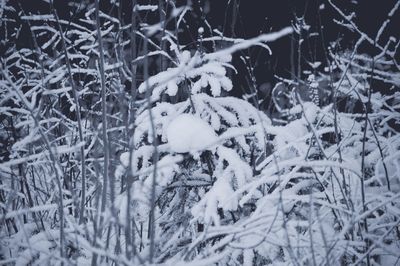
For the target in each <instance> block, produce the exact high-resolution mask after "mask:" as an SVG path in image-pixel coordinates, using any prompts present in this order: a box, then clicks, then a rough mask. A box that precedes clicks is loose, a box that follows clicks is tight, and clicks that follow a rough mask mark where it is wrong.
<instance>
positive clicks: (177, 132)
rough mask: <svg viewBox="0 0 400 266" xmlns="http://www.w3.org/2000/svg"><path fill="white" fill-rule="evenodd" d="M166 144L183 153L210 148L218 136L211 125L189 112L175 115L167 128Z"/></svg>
mask: <svg viewBox="0 0 400 266" xmlns="http://www.w3.org/2000/svg"><path fill="white" fill-rule="evenodd" d="M167 139H168V144H169V146H170V148H171V150H172V151H174V152H177V153H185V152H190V151H198V150H205V149H210V148H212V146H213V144H216V142H217V140H218V137H217V134H216V133H215V131H214V130H213V129H212V127H211V126H210V125H209V124H207V123H206V122H205V121H203V120H202V119H201V118H199V117H196V116H194V115H191V114H182V115H179V116H178V117H176V118H175V119H174V120H173V121H172V122H171V123H170V124H169V126H168V128H167Z"/></svg>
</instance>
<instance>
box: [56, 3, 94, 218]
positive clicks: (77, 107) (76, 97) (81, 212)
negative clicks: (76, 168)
mask: <svg viewBox="0 0 400 266" xmlns="http://www.w3.org/2000/svg"><path fill="white" fill-rule="evenodd" d="M50 5H51V11H52V12H53V15H54V18H55V19H56V23H57V27H58V31H59V33H60V39H61V44H62V47H63V52H64V57H65V62H66V66H67V70H68V79H69V83H70V84H71V87H72V93H73V95H74V101H75V113H76V118H77V120H78V121H77V122H78V133H79V141H80V142H81V143H82V142H84V141H85V140H84V138H83V130H82V118H81V111H80V104H79V94H78V89H77V87H76V84H75V81H74V79H73V77H72V70H71V63H70V61H69V57H68V50H67V45H66V44H65V38H64V32H63V30H62V28H61V24H60V21H59V19H58V15H57V11H56V9H55V8H54V5H53V0H51V1H50ZM80 154H81V176H82V187H81V190H82V192H81V193H82V194H81V206H80V209H79V224H81V223H82V222H83V216H84V210H85V201H86V174H85V164H86V163H85V146H84V145H81V147H80Z"/></svg>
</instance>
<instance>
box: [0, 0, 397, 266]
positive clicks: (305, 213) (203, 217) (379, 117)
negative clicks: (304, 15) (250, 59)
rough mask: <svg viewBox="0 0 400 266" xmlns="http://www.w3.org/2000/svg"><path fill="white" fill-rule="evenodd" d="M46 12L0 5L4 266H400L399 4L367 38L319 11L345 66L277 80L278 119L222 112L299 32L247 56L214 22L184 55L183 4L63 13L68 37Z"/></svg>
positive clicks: (299, 28)
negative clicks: (258, 55) (349, 43)
mask: <svg viewBox="0 0 400 266" xmlns="http://www.w3.org/2000/svg"><path fill="white" fill-rule="evenodd" d="M44 2H46V3H45V4H46V5H48V6H49V9H48V10H49V13H46V14H26V13H25V12H24V10H23V8H22V7H21V6H20V5H17V4H14V3H11V1H7V0H3V1H0V16H1V17H2V18H3V17H4V19H2V20H0V27H1V28H2V29H1V35H2V36H1V39H2V40H7V43H6V42H2V43H1V48H2V50H4V51H5V52H4V54H3V55H2V57H1V64H0V120H1V123H0V140H1V142H2V144H0V145H1V146H0V147H1V150H2V151H1V154H0V177H1V178H0V264H2V265H3V264H4V265H60V264H61V265H88V264H91V265H337V264H343V265H347V264H352V265H353V264H354V265H359V264H360V265H395V264H396V263H398V261H399V250H400V224H399V223H400V206H399V203H400V176H399V173H400V134H399V123H400V115H399V114H400V113H399V112H400V100H399V99H400V90H399V87H400V69H399V65H398V64H399V63H398V60H396V56H397V58H398V54H399V51H398V47H399V42H398V40H396V38H395V37H392V36H390V37H389V38H388V39H387V40H386V39H384V38H383V37H382V36H383V33H384V32H385V27H386V26H387V25H388V24H390V18H391V17H393V16H395V15H398V12H399V11H398V7H399V2H396V3H395V5H394V7H393V9H392V10H391V11H390V13H389V14H388V20H386V21H385V22H384V23H383V24H382V26H381V27H380V28H379V31H378V32H377V33H376V35H375V36H369V35H367V34H366V33H364V32H363V31H362V30H361V29H360V28H359V27H358V26H357V24H356V22H354V21H355V20H354V19H353V17H352V16H351V15H348V14H346V13H345V12H344V11H342V10H341V9H340V8H339V7H338V6H336V4H335V2H334V1H331V0H329V1H328V2H327V3H326V6H324V8H328V7H329V8H332V9H333V10H335V12H337V14H338V16H339V17H340V18H341V20H340V21H337V23H338V24H339V25H338V26H340V27H344V28H345V29H350V30H352V31H353V32H354V33H355V34H356V36H357V37H356V40H355V46H354V47H353V50H348V49H347V50H346V49H342V50H341V49H336V48H337V47H329V49H326V53H325V56H326V58H324V61H323V62H321V61H317V60H315V62H307V63H309V64H308V65H309V68H310V69H311V71H308V72H307V71H303V72H301V73H300V75H297V76H296V75H295V77H294V78H292V79H288V78H283V77H277V79H278V80H279V82H277V83H276V85H275V86H274V88H271V90H270V92H269V94H268V97H270V101H269V104H270V106H269V107H273V108H272V109H273V111H270V110H271V109H269V107H268V108H263V107H262V105H261V104H260V103H262V101H259V99H258V94H257V93H259V92H257V91H254V92H253V96H252V95H250V96H249V95H246V94H245V95H243V97H242V98H240V97H237V96H233V95H232V91H233V90H234V83H233V81H232V75H237V74H241V73H239V72H238V69H237V67H236V65H235V61H234V60H233V57H234V56H235V55H236V54H237V53H239V52H243V53H244V51H246V50H249V49H253V48H254V47H255V46H257V47H258V49H262V50H263V51H266V52H268V53H270V52H272V53H273V52H274V51H273V50H271V49H270V47H269V46H268V44H269V43H272V42H274V41H277V40H279V39H281V38H288V37H291V38H294V39H296V38H297V39H296V40H298V45H299V46H301V43H302V42H303V41H305V38H306V36H305V35H304V32H306V31H309V30H310V26H309V25H307V24H306V22H305V21H302V20H298V21H296V22H293V25H292V26H291V27H290V26H288V27H285V28H283V29H281V30H277V31H273V32H269V33H264V34H260V35H259V36H257V37H255V38H250V39H240V38H234V37H230V36H223V34H222V33H221V32H219V31H218V30H216V29H215V30H214V29H212V28H211V26H210V25H209V24H208V22H206V25H208V26H209V28H203V27H202V28H200V29H199V30H197V31H196V34H197V40H195V41H194V42H195V45H194V46H193V45H192V46H190V45H188V44H187V43H184V42H183V41H182V38H180V35H179V34H178V33H179V32H180V31H183V30H184V29H185V26H186V25H188V24H189V22H190V18H191V17H190V16H191V15H193V12H194V11H193V9H192V7H191V5H189V4H188V3H187V4H186V3H185V4H183V5H178V3H177V2H178V1H176V2H175V1H160V3H159V4H158V5H154V4H151V5H150V4H148V3H147V4H140V3H137V2H136V1H133V3H130V4H129V5H128V4H126V3H125V2H124V1H122V2H120V1H108V2H109V3H108V2H107V1H104V2H107V4H110V5H112V6H113V8H115V10H114V11H112V12H111V11H110V12H106V11H105V10H106V9H105V8H104V7H103V6H102V5H100V6H99V1H98V0H96V1H95V4H93V3H92V1H83V2H82V5H79V4H78V2H75V1H69V2H70V3H71V7H72V8H73V9H74V10H75V11H76V13H75V15H74V16H71V19H70V20H66V19H65V18H63V17H61V16H60V17H59V14H58V13H57V12H59V10H57V8H55V7H54V4H53V1H52V0H50V1H44ZM47 2H48V3H47ZM101 2H103V1H101ZM75 4H78V5H77V7H75ZM122 5H124V6H122ZM128 7H129V8H130V13H132V16H131V17H129V19H127V18H126V17H124V16H123V15H122V10H123V9H124V8H126V9H128ZM132 10H133V12H132ZM130 13H129V14H130ZM288 25H290V23H289V22H288ZM22 27H28V29H29V30H27V31H25V32H29V34H30V35H31V36H29V38H30V39H31V45H30V46H29V47H19V46H18V45H16V43H17V40H18V38H19V37H20V36H19V34H21V32H22ZM226 43H229V45H228V46H226ZM364 44H368V45H370V46H371V45H372V46H373V48H374V53H372V54H367V53H362V52H360V51H359V50H361V48H360V47H362V45H364ZM334 48H335V49H334ZM299 58H301V57H300V56H299ZM325 59H326V60H325ZM321 65H322V66H323V67H321ZM323 68H325V70H321V69H323ZM250 70H251V69H250ZM249 72H250V73H251V71H249ZM243 75H244V74H243ZM253 98H254V99H255V100H254V101H252V100H251V99H253ZM343 106H344V107H343ZM267 109H268V110H267Z"/></svg>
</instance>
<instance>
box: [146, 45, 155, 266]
mask: <svg viewBox="0 0 400 266" xmlns="http://www.w3.org/2000/svg"><path fill="white" fill-rule="evenodd" d="M144 54H145V55H146V57H145V60H144V70H143V74H144V79H145V82H146V100H147V110H148V112H149V117H150V124H151V134H152V138H153V146H154V153H153V173H152V182H151V196H150V217H149V234H150V253H149V262H150V263H153V258H154V234H155V232H154V231H155V219H154V209H155V201H156V199H155V197H156V179H157V162H158V149H157V134H156V127H155V124H154V117H153V112H152V110H151V106H152V104H151V99H150V97H151V87H150V84H149V69H148V68H149V59H148V56H147V54H148V40H147V38H145V39H144Z"/></svg>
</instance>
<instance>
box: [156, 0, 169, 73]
mask: <svg viewBox="0 0 400 266" xmlns="http://www.w3.org/2000/svg"><path fill="white" fill-rule="evenodd" d="M165 3H166V1H165V0H158V12H159V16H160V22H161V23H162V25H163V27H162V34H161V36H160V48H161V51H165V50H166V49H165V40H164V39H163V38H164V36H165V27H166V26H167V23H166V21H165V12H166V11H165V10H166V5H165ZM164 8H165V10H164ZM165 63H166V60H165V57H164V56H162V55H160V71H164V69H165Z"/></svg>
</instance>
